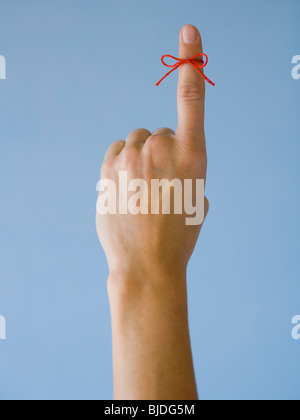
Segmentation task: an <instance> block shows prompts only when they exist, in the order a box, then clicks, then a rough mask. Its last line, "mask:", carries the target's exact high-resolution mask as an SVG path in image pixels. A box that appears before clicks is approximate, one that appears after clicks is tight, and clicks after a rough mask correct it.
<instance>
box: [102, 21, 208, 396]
mask: <svg viewBox="0 0 300 420" xmlns="http://www.w3.org/2000/svg"><path fill="white" fill-rule="evenodd" d="M184 33H185V35H189V36H190V38H189V39H185V42H184V39H183V34H184ZM193 34H194V35H195V38H194V39H192V38H191V36H192V35H193ZM187 40H189V42H186V41H187ZM191 41H192V42H191ZM201 52H202V45H201V39H200V34H199V32H198V31H197V30H196V28H194V27H191V26H187V27H185V28H184V30H182V31H181V33H180V57H181V58H189V57H191V56H194V55H195V54H198V53H201ZM204 94H205V84H204V79H203V78H202V77H201V75H199V73H198V72H197V71H196V70H195V69H194V68H193V67H192V66H190V65H189V64H185V65H182V66H181V68H180V74H179V84H178V117H179V121H178V127H177V131H176V133H174V132H173V131H172V130H170V129H166V128H163V129H159V130H156V131H154V132H153V133H152V134H151V133H150V132H149V131H148V130H145V129H139V130H135V131H133V132H132V133H131V134H129V136H128V137H127V140H126V143H125V142H124V141H118V142H116V143H114V144H113V145H112V146H111V147H110V148H109V150H108V152H107V155H106V157H105V160H104V163H103V167H102V171H101V179H103V178H108V179H111V180H114V181H115V183H116V184H117V185H118V179H119V172H120V171H126V172H127V174H128V181H130V180H134V179H143V180H145V181H147V183H148V185H150V183H151V180H153V179H163V178H164V179H168V180H173V179H180V180H181V181H183V180H185V179H193V180H196V179H204V180H205V178H206V166H207V159H206V147H205V136H204ZM174 194H175V192H174ZM147 196H148V193H147V192H145V195H144V196H143V198H148V197H147ZM152 198H153V197H151V199H152ZM121 201H122V202H121V205H124V202H123V200H122V199H121ZM205 203H206V204H205V214H206V213H207V210H208V202H207V201H206V202H205ZM119 204H120V203H119ZM125 204H126V205H127V200H125ZM100 207H101V206H100ZM174 213H175V212H173V214H157V215H154V214H152V215H151V214H138V215H132V214H124V215H123V214H116V215H111V214H105V215H102V216H101V215H99V214H97V230H98V234H99V238H100V241H101V243H102V246H103V248H104V250H105V252H106V256H107V260H108V264H109V270H110V276H109V282H108V291H109V298H110V305H111V314H112V332H113V360H114V393H115V398H116V399H125V400H143V399H145V400H195V399H197V397H198V396H197V388H196V382H195V377H194V369H193V360H192V354H191V346H190V337H189V328H188V311H187V291H186V268H187V264H188V261H189V258H190V256H191V254H192V252H193V250H194V247H195V244H196V241H197V238H198V235H199V232H200V228H201V227H200V226H187V225H186V215H185V214H174Z"/></svg>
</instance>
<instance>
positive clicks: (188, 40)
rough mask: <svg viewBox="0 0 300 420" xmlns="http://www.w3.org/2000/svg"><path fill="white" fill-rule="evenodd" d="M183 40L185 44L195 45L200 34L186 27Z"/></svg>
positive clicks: (190, 27)
mask: <svg viewBox="0 0 300 420" xmlns="http://www.w3.org/2000/svg"><path fill="white" fill-rule="evenodd" d="M182 38H183V42H184V43H185V44H193V43H194V42H196V41H197V38H198V33H197V31H196V29H195V28H193V27H192V26H185V27H184V28H183V32H182Z"/></svg>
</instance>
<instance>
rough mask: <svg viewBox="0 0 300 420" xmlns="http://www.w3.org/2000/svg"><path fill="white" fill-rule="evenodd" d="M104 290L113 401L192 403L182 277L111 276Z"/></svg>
mask: <svg viewBox="0 0 300 420" xmlns="http://www.w3.org/2000/svg"><path fill="white" fill-rule="evenodd" d="M147 277H149V276H147ZM108 290H109V298H110V304H111V314H112V331H113V360H114V385H115V398H116V399H121V400H141V399H145V400H180V399H183V400H195V399H197V398H198V396H197V389H196V384H195V377H194V368H193V361H192V354H191V345H190V337H189V327H188V310H187V291H186V279H185V277H184V276H181V277H178V275H172V276H166V273H163V275H159V274H157V273H156V274H154V273H151V278H145V277H144V278H142V279H141V278H139V279H135V278H132V277H131V278H129V277H128V276H126V278H124V277H123V276H117V277H111V278H110V279H109V283H108Z"/></svg>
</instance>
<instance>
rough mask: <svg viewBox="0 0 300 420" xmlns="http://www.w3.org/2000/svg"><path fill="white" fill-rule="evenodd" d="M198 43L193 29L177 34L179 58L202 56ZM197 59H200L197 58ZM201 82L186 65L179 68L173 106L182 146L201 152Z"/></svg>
mask: <svg viewBox="0 0 300 420" xmlns="http://www.w3.org/2000/svg"><path fill="white" fill-rule="evenodd" d="M202 53H203V50H202V41H201V36H200V33H199V31H198V29H197V28H195V27H194V26H192V25H186V26H184V27H183V28H182V30H181V32H180V40H179V58H181V59H188V58H191V57H193V56H195V55H196V54H202ZM199 58H201V57H199ZM204 100H205V81H204V78H203V77H202V76H201V74H199V72H198V71H197V70H196V69H195V68H194V67H193V66H192V65H191V64H189V63H185V64H183V65H181V66H180V68H179V80H178V92H177V104H178V126H177V132H176V134H177V136H178V137H179V138H181V139H182V141H186V142H198V145H200V147H201V148H203V149H205V137H204Z"/></svg>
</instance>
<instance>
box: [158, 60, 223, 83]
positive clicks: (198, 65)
mask: <svg viewBox="0 0 300 420" xmlns="http://www.w3.org/2000/svg"><path fill="white" fill-rule="evenodd" d="M200 56H203V57H205V62H204V61H203V59H202V58H201V59H197V57H200ZM166 57H168V58H173V60H176V61H177V63H175V64H173V65H170V64H167V63H165V61H164V60H165V58H166ZM161 62H162V63H163V65H164V66H166V67H170V68H172V70H171V71H169V73H167V74H166V75H165V76H164V77H163V78H162V79H161V80H160V81H159V82H157V83H156V86H159V85H160V84H161V82H162V81H163V80H164V79H165V78H166V77H167V76H169V74H171V73H172V72H173V71H174V70H177V69H178V68H179V67H180V66H181V65H182V64H185V63H189V64H190V65H191V66H193V67H194V68H195V69H196V70H197V71H198V72H199V73H200V74H201V76H202V77H204V79H205V80H206V81H207V82H208V83H210V84H211V85H213V86H215V84H214V83H213V82H212V81H211V80H209V79H208V78H207V77H206V76H205V74H204V73H203V72H202V71H201V70H200V69H203V68H204V67H205V66H206V65H207V63H208V57H207V55H206V54H204V53H202V54H197V55H194V57H191V58H188V59H186V60H185V59H182V58H176V57H173V55H163V56H162V57H161Z"/></svg>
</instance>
